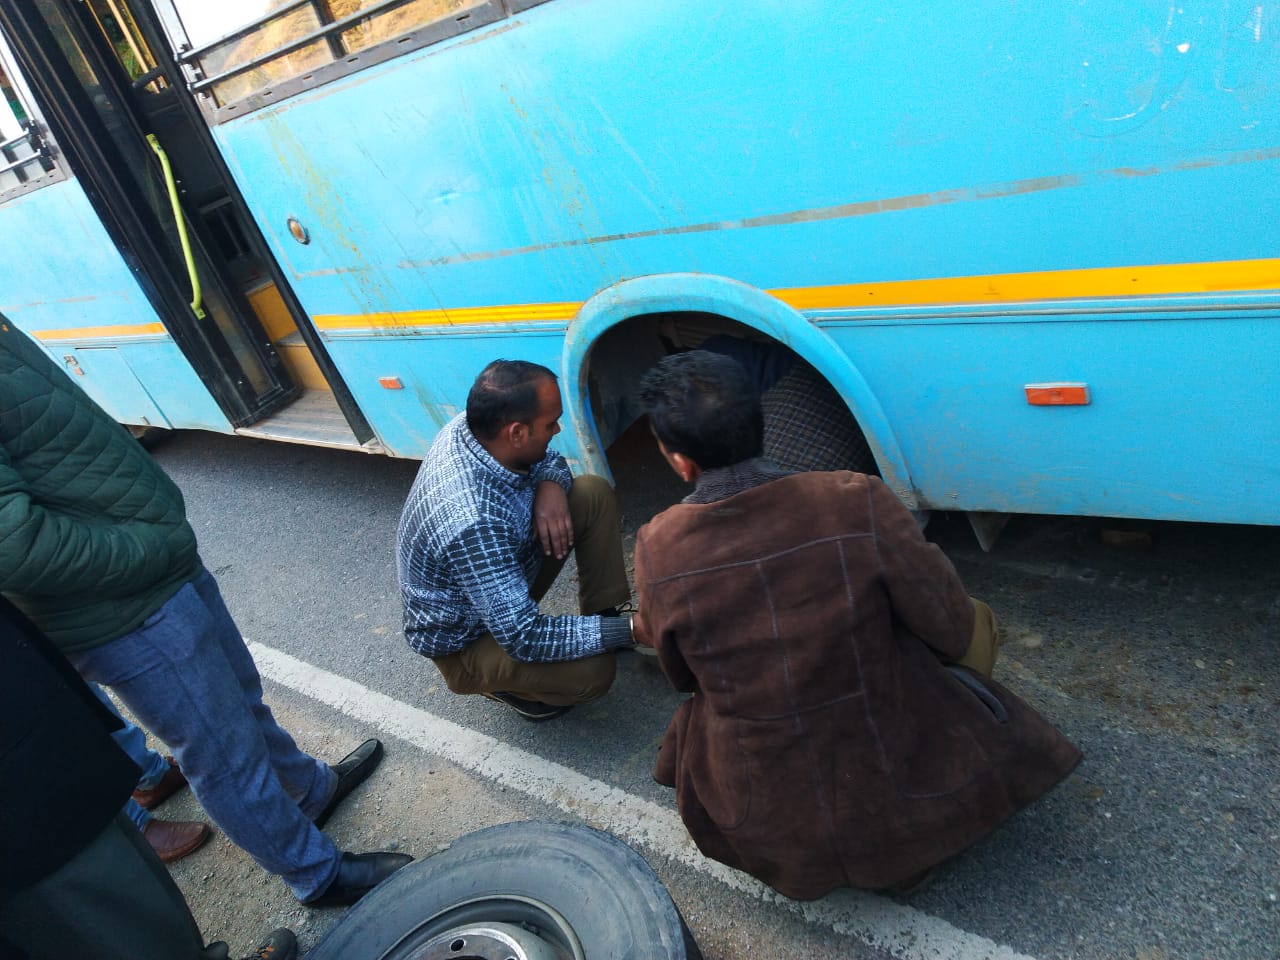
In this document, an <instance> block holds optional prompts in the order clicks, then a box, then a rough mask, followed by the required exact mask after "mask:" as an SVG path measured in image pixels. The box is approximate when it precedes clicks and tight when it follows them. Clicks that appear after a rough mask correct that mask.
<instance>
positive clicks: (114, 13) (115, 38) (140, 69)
mask: <svg viewBox="0 0 1280 960" xmlns="http://www.w3.org/2000/svg"><path fill="white" fill-rule="evenodd" d="M85 6H86V7H87V8H88V10H89V13H90V14H91V15H92V16H93V18H94V20H95V21H96V22H97V24H98V29H99V30H101V31H102V35H103V36H104V37H106V38H107V42H108V43H110V44H111V46H112V48H113V49H114V50H115V54H116V58H117V59H118V60H119V61H120V65H121V66H122V67H123V68H124V70H125V73H127V74H128V76H129V79H130V81H132V83H133V86H134V87H135V88H138V89H146V90H150V91H152V92H153V93H158V92H159V91H161V90H163V89H164V88H165V87H166V86H167V82H166V80H165V78H164V77H163V76H160V75H159V71H158V70H157V64H156V58H155V56H154V55H153V54H152V53H151V49H150V47H148V46H147V41H146V39H145V38H144V37H143V36H142V31H141V30H140V29H139V28H138V24H137V22H136V21H135V20H134V18H133V12H132V11H131V10H130V9H129V8H128V6H127V5H125V4H122V3H120V2H119V0H89V2H88V3H86V4H85Z"/></svg>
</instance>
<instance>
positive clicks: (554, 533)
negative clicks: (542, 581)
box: [533, 480, 573, 560]
mask: <svg viewBox="0 0 1280 960" xmlns="http://www.w3.org/2000/svg"><path fill="white" fill-rule="evenodd" d="M533 526H534V529H535V530H537V531H538V539H539V540H540V541H541V542H542V552H543V553H544V554H546V555H547V556H548V557H551V556H554V557H555V558H556V559H557V560H563V559H564V558H565V557H567V556H568V555H569V550H570V549H571V548H572V547H573V518H572V517H570V516H569V497H568V495H567V494H566V493H565V492H564V487H562V486H560V484H558V483H556V482H555V481H554V480H543V481H542V482H541V483H540V484H538V489H537V490H535V491H534V494H533Z"/></svg>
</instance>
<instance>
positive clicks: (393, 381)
mask: <svg viewBox="0 0 1280 960" xmlns="http://www.w3.org/2000/svg"><path fill="white" fill-rule="evenodd" d="M378 383H379V384H380V385H381V386H382V387H383V388H384V389H387V390H403V389H404V384H403V383H401V382H400V378H399V377H379V378H378Z"/></svg>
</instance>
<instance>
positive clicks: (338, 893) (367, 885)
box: [304, 853, 413, 907]
mask: <svg viewBox="0 0 1280 960" xmlns="http://www.w3.org/2000/svg"><path fill="white" fill-rule="evenodd" d="M412 862H413V857H411V856H409V855H408V854H407V853H344V854H343V855H342V860H341V861H340V862H339V863H338V875H337V876H336V877H334V878H333V882H332V883H331V884H329V886H327V887H325V890H324V893H322V894H320V896H318V897H316V898H315V899H313V900H308V901H306V903H305V904H304V905H305V906H308V907H345V906H348V905H350V904H353V903H355V902H356V901H357V900H359V899H360V898H361V897H363V896H364V895H365V894H366V893H368V892H369V891H370V890H372V889H373V888H374V887H376V886H377V885H378V884H380V883H381V882H382V881H383V880H385V879H387V877H389V876H391V875H392V874H393V873H395V872H396V871H397V870H399V869H400V868H401V867H403V866H404V865H405V864H407V863H412Z"/></svg>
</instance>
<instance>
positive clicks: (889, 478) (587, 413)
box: [561, 273, 917, 508]
mask: <svg viewBox="0 0 1280 960" xmlns="http://www.w3.org/2000/svg"><path fill="white" fill-rule="evenodd" d="M669 314H705V315H710V316H715V317H720V318H723V319H724V320H728V321H731V322H733V323H736V324H740V325H742V326H744V327H748V328H751V330H753V331H755V332H756V333H758V334H763V335H764V336H766V337H769V338H770V339H772V340H774V341H776V342H778V343H780V344H782V345H784V346H786V347H789V348H791V349H792V350H794V351H795V352H796V353H797V354H798V355H799V356H800V357H801V358H802V359H804V360H805V361H807V362H808V363H809V364H810V365H811V366H812V367H813V368H814V369H815V370H816V371H817V372H818V373H819V374H820V375H821V376H822V377H824V378H825V379H826V381H827V383H829V384H830V385H831V386H832V387H833V388H834V389H835V390H836V392H837V393H838V394H839V395H840V398H841V399H842V400H843V402H844V404H845V405H846V406H847V407H848V408H849V412H850V414H851V415H852V417H853V419H854V421H855V423H856V424H857V426H858V427H859V428H860V429H861V431H862V433H863V435H864V436H865V438H866V441H867V443H868V445H869V446H870V448H871V452H872V454H873V455H874V457H875V459H876V463H877V464H878V466H879V468H880V473H881V476H882V477H883V479H884V481H885V483H887V484H888V485H889V487H890V488H891V489H892V490H893V491H894V492H895V493H896V494H897V495H898V497H899V498H900V499H901V500H902V501H903V502H904V503H905V504H906V505H907V506H908V507H911V508H915V507H916V506H917V500H916V495H915V491H914V487H913V485H912V483H911V476H910V472H909V470H908V469H907V464H906V461H905V459H904V457H903V455H902V450H901V448H900V446H899V444H898V441H897V437H896V435H895V433H894V431H893V429H892V427H891V425H890V424H889V421H888V418H887V417H886V416H885V413H884V409H883V408H882V407H881V405H880V402H879V400H878V399H877V398H876V396H875V394H874V393H873V391H872V390H871V388H870V386H869V385H868V383H867V381H866V379H865V378H864V377H863V376H862V373H861V371H859V370H858V368H857V365H856V364H855V363H854V361H853V360H852V359H850V358H849V357H848V356H847V355H846V354H845V353H843V352H842V351H841V350H840V348H839V347H837V346H836V344H835V343H834V342H833V341H832V340H831V338H830V337H828V336H827V334H826V333H824V332H823V331H822V330H820V329H819V328H817V327H816V326H814V325H813V324H812V323H811V322H809V321H808V320H807V319H806V318H805V317H804V316H803V315H802V314H800V313H799V312H798V311H796V310H795V309H793V308H792V307H790V306H788V305H787V304H785V303H783V302H782V301H781V300H779V299H777V298H776V297H773V296H771V295H769V294H768V293H765V292H764V291H762V290H759V289H757V288H755V287H752V286H750V285H748V284H744V283H741V282H739V281H736V280H730V279H727V278H724V277H716V276H711V275H707V274H694V273H679V274H657V275H651V276H645V277H638V278H636V279H633V280H624V281H621V282H619V283H616V284H614V285H613V286H610V287H606V288H605V289H603V290H601V291H600V292H599V293H597V294H596V295H595V296H593V297H592V298H591V299H589V300H588V301H586V303H584V304H583V305H582V306H581V308H580V309H579V310H578V312H577V314H576V315H575V316H574V318H573V320H571V321H570V323H569V327H568V329H567V331H566V333H565V341H564V348H563V352H562V354H561V370H562V371H563V374H564V380H563V382H564V385H565V420H566V426H567V427H568V428H569V429H570V430H571V431H572V433H573V435H574V438H575V439H576V441H577V445H578V449H579V450H580V451H581V454H582V458H583V460H584V466H585V467H586V469H588V470H589V471H590V472H592V473H601V474H602V475H604V476H609V470H608V463H607V461H606V459H605V456H604V447H605V446H607V445H608V442H609V440H608V439H606V440H605V441H604V442H603V443H602V437H601V431H600V430H599V429H598V424H597V417H598V416H599V415H600V414H601V413H602V411H597V410H595V409H594V408H593V403H592V396H591V389H590V382H589V380H590V378H589V374H590V371H591V361H592V352H593V351H594V350H596V348H597V347H598V346H599V344H600V342H601V339H602V338H603V337H605V335H606V334H609V333H610V331H615V332H616V331H617V329H618V328H619V327H621V326H622V325H624V324H626V323H627V322H628V321H633V320H637V319H640V318H643V317H646V316H654V315H669Z"/></svg>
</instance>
